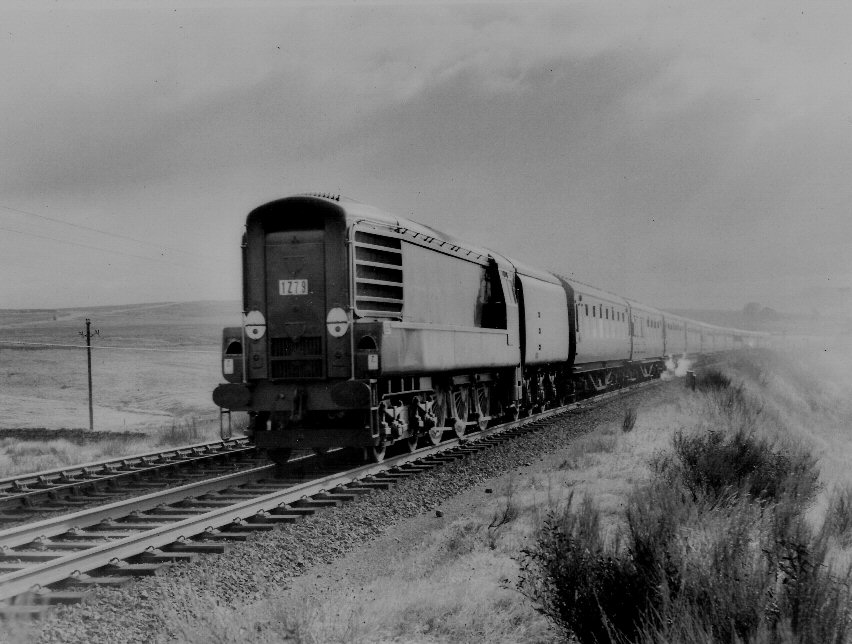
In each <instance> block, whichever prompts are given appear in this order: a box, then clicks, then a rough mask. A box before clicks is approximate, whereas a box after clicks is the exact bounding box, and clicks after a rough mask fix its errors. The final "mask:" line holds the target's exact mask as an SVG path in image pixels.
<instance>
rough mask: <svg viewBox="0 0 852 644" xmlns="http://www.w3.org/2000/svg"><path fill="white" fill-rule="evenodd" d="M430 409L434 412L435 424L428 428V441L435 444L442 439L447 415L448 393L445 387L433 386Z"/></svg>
mask: <svg viewBox="0 0 852 644" xmlns="http://www.w3.org/2000/svg"><path fill="white" fill-rule="evenodd" d="M432 411H434V413H435V426H434V427H433V428H432V429H430V430H429V441H430V442H431V443H432V444H433V445H437V444H438V443H440V442H441V441H442V440H443V439H444V429H445V428H446V426H447V418H448V417H449V415H450V413H449V394H448V393H447V390H446V389H439V388H437V387H436V388H435V395H434V404H433V406H432Z"/></svg>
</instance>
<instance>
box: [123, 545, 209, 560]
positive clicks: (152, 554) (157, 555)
mask: <svg viewBox="0 0 852 644" xmlns="http://www.w3.org/2000/svg"><path fill="white" fill-rule="evenodd" d="M196 559H198V553H196V552H166V551H165V550H160V549H159V548H156V549H152V550H146V551H145V552H143V553H142V554H140V555H136V556H135V557H131V558H130V559H129V561H131V562H134V563H135V562H138V563H182V562H192V561H195V560H196Z"/></svg>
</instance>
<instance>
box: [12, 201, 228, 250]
mask: <svg viewBox="0 0 852 644" xmlns="http://www.w3.org/2000/svg"><path fill="white" fill-rule="evenodd" d="M0 208H3V209H4V210H9V211H11V212H17V213H19V214H22V215H27V216H28V217H36V218H38V219H43V220H45V221H51V222H53V223H57V224H62V225H63V226H69V227H71V228H78V229H80V230H87V231H89V232H93V233H97V234H99V235H105V236H107V237H115V238H116V239H124V240H127V241H132V242H134V243H137V244H142V245H144V246H150V247H152V248H156V249H157V250H163V249H166V250H170V249H169V248H168V247H167V246H163V245H161V244H155V243H154V242H150V241H145V240H144V239H137V238H136V237H131V236H130V235H123V234H121V233H114V232H111V231H107V230H100V229H99V228H93V227H91V226H85V225H83V224H77V223H74V222H71V221H65V220H63V219H56V218H55V217H48V216H47V215H40V214H38V213H35V212H31V211H29V210H22V209H20V208H12V207H11V206H6V205H4V204H0ZM172 252H178V253H181V254H184V255H190V256H192V257H198V258H200V259H212V260H214V261H218V258H216V257H213V256H212V255H202V254H200V253H193V252H192V251H189V250H185V249H181V250H178V251H172Z"/></svg>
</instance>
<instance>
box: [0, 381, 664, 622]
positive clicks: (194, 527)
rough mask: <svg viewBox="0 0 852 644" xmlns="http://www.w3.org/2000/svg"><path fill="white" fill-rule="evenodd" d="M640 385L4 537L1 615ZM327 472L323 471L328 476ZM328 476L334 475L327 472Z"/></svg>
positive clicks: (241, 534) (154, 565)
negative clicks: (355, 461) (378, 456)
mask: <svg viewBox="0 0 852 644" xmlns="http://www.w3.org/2000/svg"><path fill="white" fill-rule="evenodd" d="M660 382H661V381H659V380H652V381H646V382H643V383H640V384H637V385H633V386H631V387H627V388H624V389H621V390H617V391H612V392H607V393H604V394H602V395H599V396H596V397H594V398H589V399H586V400H584V401H581V402H579V403H572V404H569V405H566V406H564V407H559V408H554V409H550V410H546V411H544V412H541V413H539V414H536V415H533V416H530V417H527V418H523V419H520V420H517V421H513V422H509V423H505V424H502V425H498V426H494V427H490V428H488V429H485V430H482V431H478V432H475V433H472V434H470V435H468V436H465V437H464V438H461V439H458V438H454V439H451V440H448V441H445V442H443V443H441V444H439V445H435V446H432V445H430V446H428V447H424V448H421V449H418V450H416V451H414V452H411V453H405V454H401V455H398V456H392V457H389V458H387V459H386V460H385V461H384V462H383V463H378V464H369V465H360V466H357V467H354V468H353V467H351V464H348V463H346V462H345V461H344V460H342V459H340V458H338V457H336V456H335V455H332V456H331V457H326V458H327V459H328V460H327V461H324V465H325V466H323V465H318V463H319V461H317V459H316V458H312V457H305V458H304V459H303V460H302V462H299V461H296V462H291V463H290V464H288V467H287V468H286V470H284V471H283V477H276V474H282V472H281V471H278V472H276V468H277V467H278V466H275V465H272V464H264V465H259V466H256V467H251V468H246V469H244V470H242V471H239V472H231V473H229V474H223V475H222V476H218V477H215V478H211V479H207V480H203V481H196V482H192V483H188V484H184V485H177V486H175V487H170V488H168V489H165V490H156V491H153V492H148V493H146V494H143V495H142V496H136V497H134V498H129V499H122V500H119V501H115V502H113V503H107V504H105V505H101V506H97V507H90V508H87V509H84V510H80V511H77V512H73V513H71V514H63V515H61V516H55V517H49V518H46V519H43V520H41V521H37V522H30V523H26V524H24V525H19V526H14V527H11V528H7V529H5V530H0V614H6V615H14V614H18V615H20V614H24V615H32V614H38V613H40V612H42V611H44V610H45V609H46V607H48V606H49V605H51V604H58V603H69V602H75V601H79V600H80V599H82V598H83V596H84V594H85V592H86V589H87V588H90V587H92V586H93V585H98V584H102V585H119V584H123V583H126V582H127V581H129V580H130V579H132V578H133V577H135V576H142V575H149V574H154V573H155V571H156V570H157V569H158V568H159V567H161V566H163V565H165V564H169V563H174V562H178V561H183V560H189V559H192V558H194V557H195V556H197V555H198V554H203V553H216V552H223V551H224V549H225V547H226V545H225V544H226V543H227V541H239V540H245V539H247V538H248V537H249V535H251V534H252V533H254V532H257V531H267V530H272V529H274V526H275V525H276V524H278V523H287V522H295V521H297V520H299V519H300V518H302V517H304V516H306V515H309V514H313V513H314V512H316V511H317V510H320V509H322V508H324V507H328V506H333V505H340V504H341V503H344V502H346V501H349V500H352V499H355V498H356V497H358V496H359V495H362V494H367V493H369V492H370V491H372V490H374V489H377V488H385V489H386V488H388V487H390V486H391V485H393V484H394V483H395V482H397V481H399V480H400V479H404V478H408V477H411V476H416V475H417V474H419V473H420V472H423V471H427V470H431V469H433V468H435V467H440V466H441V465H442V464H443V463H445V462H448V461H455V460H457V459H463V458H465V457H466V456H467V455H468V454H470V453H473V452H478V451H481V450H483V449H488V448H489V447H491V446H493V445H495V444H498V443H500V442H504V441H506V440H509V439H510V438H513V437H516V436H518V435H520V434H524V433H529V432H534V431H537V430H538V429H541V428H543V427H546V426H547V425H548V424H549V423H550V422H551V421H552V420H553V419H554V418H555V417H558V416H561V415H563V414H566V413H570V412H571V411H572V410H574V409H576V408H578V407H584V408H587V407H590V406H592V405H598V404H600V403H602V402H604V401H607V400H609V399H612V398H614V397H619V396H622V395H626V394H629V393H632V392H634V391H636V390H638V389H641V388H645V387H648V386H653V385H656V384H658V383H660ZM326 466H327V467H326ZM328 467H332V468H335V469H334V471H329V470H328Z"/></svg>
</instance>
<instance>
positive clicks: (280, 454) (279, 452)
mask: <svg viewBox="0 0 852 644" xmlns="http://www.w3.org/2000/svg"><path fill="white" fill-rule="evenodd" d="M266 453H267V454H268V455H269V458H270V459H272V462H273V463H275V464H276V465H281V466H284V465H286V463H287V461H289V460H290V454H292V453H293V450H292V449H290V448H289V447H276V448H275V449H268V450H266Z"/></svg>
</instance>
